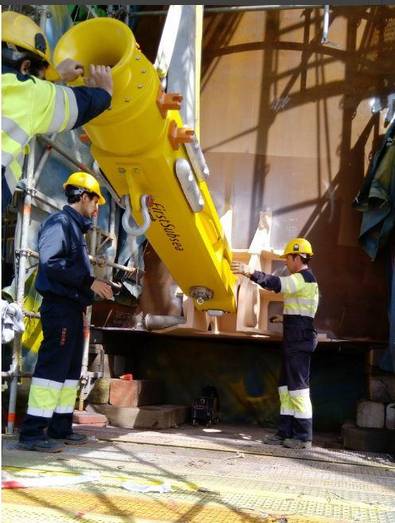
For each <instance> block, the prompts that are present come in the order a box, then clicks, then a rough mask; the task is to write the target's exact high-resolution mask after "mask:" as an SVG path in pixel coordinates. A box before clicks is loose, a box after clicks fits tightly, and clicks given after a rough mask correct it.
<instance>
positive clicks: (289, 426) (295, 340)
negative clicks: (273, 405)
mask: <svg viewBox="0 0 395 523" xmlns="http://www.w3.org/2000/svg"><path fill="white" fill-rule="evenodd" d="M312 256H313V249H312V246H311V244H310V242H309V241H308V240H306V239H305V238H293V239H292V240H290V241H289V242H288V243H287V245H286V246H285V249H284V252H283V257H284V258H285V262H286V265H287V268H288V271H289V272H290V275H289V276H275V275H272V274H266V273H264V272H260V271H254V272H251V271H250V270H249V268H248V266H247V265H245V264H243V263H240V262H233V263H232V270H233V272H234V273H235V274H242V275H244V276H246V277H248V278H250V279H251V280H252V281H253V282H255V283H257V284H258V285H260V286H261V287H263V288H265V289H268V290H271V291H274V292H282V293H283V296H284V308H283V329H284V331H283V354H282V356H283V357H282V370H281V375H280V382H279V396H280V423H279V426H278V430H277V433H276V434H275V435H273V436H269V437H267V438H265V440H264V443H267V444H269V445H284V446H285V447H289V448H294V449H305V448H310V447H311V441H312V437H313V424H312V421H313V420H312V417H313V411H312V405H311V400H310V359H311V354H312V352H313V351H314V350H315V348H316V346H317V333H316V330H315V328H314V317H315V315H316V312H317V308H318V299H319V291H318V284H317V281H316V279H315V276H314V274H313V273H312V271H311V270H310V268H309V263H310V260H311V258H312Z"/></svg>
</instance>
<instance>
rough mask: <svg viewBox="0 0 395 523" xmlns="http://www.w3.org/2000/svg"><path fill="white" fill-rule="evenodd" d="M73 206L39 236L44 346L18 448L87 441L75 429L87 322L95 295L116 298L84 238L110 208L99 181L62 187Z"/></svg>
mask: <svg viewBox="0 0 395 523" xmlns="http://www.w3.org/2000/svg"><path fill="white" fill-rule="evenodd" d="M63 187H64V190H65V194H66V198H67V202H68V205H65V206H64V207H63V210H62V211H60V212H57V213H54V214H52V215H51V216H49V218H47V220H46V221H45V222H44V223H43V224H42V225H41V227H40V231H39V234H38V251H39V260H40V261H39V267H38V274H37V278H36V289H37V291H38V292H39V293H40V294H41V295H42V296H43V300H42V304H41V308H40V315H41V324H42V330H43V341H42V344H41V346H40V349H39V351H38V358H37V363H36V367H35V370H34V374H33V377H32V384H31V387H30V393H29V401H28V409H27V414H26V417H25V419H24V421H23V424H22V427H21V431H20V437H19V448H21V449H25V450H37V451H42V452H59V451H61V450H62V449H63V447H64V444H68V445H77V444H78V445H80V444H83V443H85V442H86V439H87V438H86V436H84V435H83V434H78V433H75V432H73V430H72V416H73V410H74V405H75V400H76V396H77V390H78V385H79V379H80V375H81V366H82V354H83V345H84V343H83V339H84V336H83V317H84V313H85V309H86V307H87V306H88V305H91V304H92V302H93V297H94V294H96V295H98V296H99V297H101V298H103V299H112V296H113V294H112V288H111V286H110V284H108V283H106V282H103V281H101V280H98V279H95V277H94V276H92V275H91V272H92V268H91V264H90V261H89V257H88V250H87V246H86V241H85V239H84V234H85V233H86V232H87V231H88V230H89V229H90V228H91V227H92V217H93V216H95V215H96V214H97V210H98V206H99V205H103V204H104V203H105V199H104V197H103V195H102V192H101V190H100V186H99V184H98V182H97V180H96V179H95V178H94V176H92V175H91V174H89V173H86V172H75V173H73V174H71V176H69V178H68V179H67V180H66V182H65V183H64V185H63Z"/></svg>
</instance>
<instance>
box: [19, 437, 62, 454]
mask: <svg viewBox="0 0 395 523" xmlns="http://www.w3.org/2000/svg"><path fill="white" fill-rule="evenodd" d="M16 448H17V449H20V450H36V451H37V452H62V450H63V449H64V445H63V442H62V443H61V442H59V441H55V440H53V439H39V440H36V441H19V443H18V444H17V447H16Z"/></svg>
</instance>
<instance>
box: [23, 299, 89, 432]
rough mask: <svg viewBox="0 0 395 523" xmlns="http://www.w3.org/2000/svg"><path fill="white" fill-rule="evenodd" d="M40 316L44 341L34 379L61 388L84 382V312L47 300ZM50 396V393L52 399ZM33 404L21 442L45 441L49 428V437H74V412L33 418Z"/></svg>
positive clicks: (75, 306) (73, 304) (69, 304)
mask: <svg viewBox="0 0 395 523" xmlns="http://www.w3.org/2000/svg"><path fill="white" fill-rule="evenodd" d="M40 314H41V323H42V330H43V337H44V338H43V341H42V343H41V346H40V349H39V352H38V358H37V363H36V367H35V370H34V373H33V378H40V379H41V380H43V382H45V380H48V383H51V384H52V385H54V386H55V387H58V388H61V387H62V385H63V384H64V383H65V381H66V380H73V381H74V380H79V379H80V375H81V365H82V354H83V345H84V338H83V336H84V333H83V309H82V307H81V306H80V305H79V304H78V303H76V302H72V301H71V300H66V299H61V298H59V300H58V299H56V298H54V299H51V300H48V299H46V298H44V299H43V302H42V305H41V308H40ZM41 380H39V381H40V382H41ZM33 382H34V379H33ZM52 390H53V389H52ZM50 393H51V391H50V390H48V396H49V395H50ZM30 394H32V391H31V392H30ZM30 403H31V402H30V397H29V407H28V413H27V415H26V417H25V419H24V421H23V424H22V427H21V431H20V441H35V440H40V439H45V437H46V435H45V432H44V431H45V429H46V428H47V429H48V430H47V435H48V437H54V438H62V437H65V436H67V435H69V434H71V433H72V416H73V413H72V410H71V412H67V413H62V412H56V406H55V407H54V408H53V413H52V414H51V412H50V411H49V412H47V413H46V416H39V415H32V414H31V413H29V409H30V410H31V411H34V409H32V408H30ZM58 410H61V409H58ZM69 410H70V409H69Z"/></svg>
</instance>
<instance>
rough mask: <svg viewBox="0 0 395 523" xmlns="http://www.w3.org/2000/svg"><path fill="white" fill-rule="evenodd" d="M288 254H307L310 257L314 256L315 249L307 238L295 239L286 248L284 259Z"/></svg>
mask: <svg viewBox="0 0 395 523" xmlns="http://www.w3.org/2000/svg"><path fill="white" fill-rule="evenodd" d="M288 254H302V255H303V254H307V255H308V256H313V248H312V246H311V243H310V242H309V241H308V240H306V239H305V238H293V239H292V240H290V241H289V242H288V243H287V245H286V246H285V249H284V254H283V257H285V256H287V255H288Z"/></svg>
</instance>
